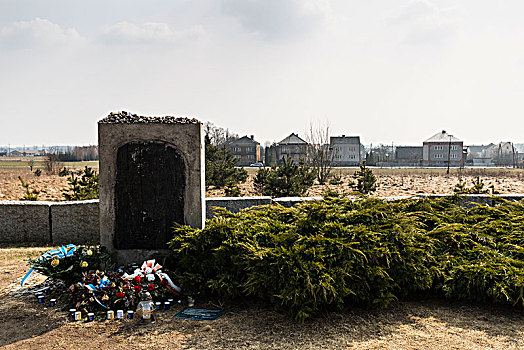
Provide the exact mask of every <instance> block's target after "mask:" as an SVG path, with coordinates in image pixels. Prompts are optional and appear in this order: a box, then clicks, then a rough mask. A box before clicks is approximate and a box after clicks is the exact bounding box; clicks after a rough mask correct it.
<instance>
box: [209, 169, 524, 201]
mask: <svg viewBox="0 0 524 350" xmlns="http://www.w3.org/2000/svg"><path fill="white" fill-rule="evenodd" d="M356 170H357V169H356V168H342V169H341V168H334V169H333V174H334V175H338V176H340V177H341V180H342V184H339V185H329V184H327V185H319V184H318V183H315V185H314V186H313V187H311V188H310V189H309V191H308V195H309V196H321V195H322V193H323V192H325V191H326V189H327V188H330V189H332V190H336V191H338V192H340V193H345V194H350V193H351V192H352V188H351V187H350V186H349V183H350V182H353V181H354V178H353V174H354V172H355V171H356ZM373 173H374V174H375V176H376V178H377V191H376V192H375V193H374V194H373V196H377V197H397V196H410V195H417V194H421V193H439V194H445V193H453V188H454V187H455V184H457V183H458V182H459V180H462V181H463V182H466V185H467V186H468V187H470V186H471V184H472V181H473V180H475V179H476V178H477V177H480V179H481V180H482V181H483V182H484V184H485V188H488V187H489V186H491V185H493V186H494V187H495V190H496V191H497V192H500V193H524V169H509V168H508V169H498V168H488V169H482V168H478V169H469V168H467V169H463V170H459V169H452V170H451V172H450V174H449V176H448V175H447V174H446V169H444V168H437V169H435V168H433V169H426V168H375V169H373ZM248 174H249V178H248V180H247V181H246V183H243V184H240V185H239V188H240V189H241V192H242V196H256V195H260V194H258V193H257V192H256V191H255V189H254V187H253V179H254V177H255V175H256V169H252V168H250V169H248ZM224 193H225V192H224V190H223V189H208V190H207V192H206V196H207V197H220V196H224V195H225V194H224Z"/></svg>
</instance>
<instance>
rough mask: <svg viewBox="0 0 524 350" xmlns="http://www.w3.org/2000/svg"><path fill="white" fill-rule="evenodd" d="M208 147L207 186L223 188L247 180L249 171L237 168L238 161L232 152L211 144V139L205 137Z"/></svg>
mask: <svg viewBox="0 0 524 350" xmlns="http://www.w3.org/2000/svg"><path fill="white" fill-rule="evenodd" d="M205 147H206V186H215V187H217V188H223V187H224V186H226V184H228V183H230V182H231V183H233V184H237V183H240V182H245V181H246V180H247V171H246V169H244V168H236V167H235V164H236V162H237V160H236V159H235V158H234V157H233V153H232V152H231V150H229V149H227V148H226V147H225V146H223V147H219V146H215V145H213V144H211V141H210V140H209V137H208V136H207V135H206V137H205Z"/></svg>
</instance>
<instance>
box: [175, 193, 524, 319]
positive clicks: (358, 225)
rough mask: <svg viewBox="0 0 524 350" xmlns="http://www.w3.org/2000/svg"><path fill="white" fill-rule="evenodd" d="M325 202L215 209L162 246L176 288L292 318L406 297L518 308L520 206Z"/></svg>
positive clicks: (522, 262) (523, 216)
mask: <svg viewBox="0 0 524 350" xmlns="http://www.w3.org/2000/svg"><path fill="white" fill-rule="evenodd" d="M458 202H459V198H457V197H450V198H444V199H418V200H401V201H394V202H386V201H382V200H378V199H372V198H371V199H363V200H357V201H351V200H349V199H345V198H328V199H324V200H322V201H312V202H304V203H301V204H299V205H297V206H296V207H293V208H283V207H281V206H275V205H269V206H262V207H257V208H252V209H247V210H244V211H241V212H240V213H236V214H233V213H230V212H227V211H226V210H221V211H219V212H218V215H217V216H216V217H214V218H213V219H212V220H208V221H207V223H206V227H205V228H204V229H202V230H201V229H194V228H190V227H187V226H178V227H176V228H175V231H174V233H175V235H174V238H173V239H172V240H171V241H170V243H169V244H170V247H171V248H172V249H173V251H174V253H175V255H174V258H175V261H176V264H177V267H178V268H179V269H180V271H181V272H182V273H181V275H180V279H181V281H182V283H183V286H184V288H186V289H189V290H199V291H201V292H202V293H204V294H205V293H208V294H215V295H220V296H224V297H240V296H255V297H257V298H259V299H262V300H265V301H267V302H269V303H271V304H273V305H274V306H275V307H277V308H278V309H281V310H284V311H286V312H288V313H289V314H290V315H291V316H292V317H294V318H295V319H298V320H304V319H307V318H308V317H311V316H312V315H315V314H316V313H318V312H319V311H320V310H322V309H334V310H340V309H343V308H345V307H348V306H350V305H352V304H358V305H380V306H385V305H387V304H388V303H389V302H391V301H393V300H397V299H398V298H405V297H407V296H409V295H410V294H412V293H417V294H419V293H431V294H437V295H442V296H444V297H449V298H457V299H466V300H474V301H491V302H497V303H506V304H510V305H520V306H521V307H522V306H524V299H523V290H524V203H522V202H519V203H509V202H502V203H501V204H499V205H497V206H495V207H487V206H484V205H478V206H475V207H473V208H461V207H460V206H458V205H457V203H458Z"/></svg>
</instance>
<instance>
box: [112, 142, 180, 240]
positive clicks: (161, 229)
mask: <svg viewBox="0 0 524 350" xmlns="http://www.w3.org/2000/svg"><path fill="white" fill-rule="evenodd" d="M116 165H117V169H116V183H115V197H114V198H115V217H116V220H115V235H114V247H115V248H116V249H165V248H167V247H166V242H167V241H168V240H169V239H170V238H171V236H172V227H173V224H174V223H175V222H176V223H180V224H185V221H184V195H185V187H186V175H185V174H186V166H185V163H184V159H183V157H182V155H181V154H180V153H179V152H178V151H177V150H176V149H175V148H174V147H173V146H172V145H170V144H168V143H165V142H158V141H133V142H129V143H126V144H125V145H123V146H121V147H119V148H118V151H117V163H116Z"/></svg>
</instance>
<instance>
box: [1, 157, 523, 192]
mask: <svg viewBox="0 0 524 350" xmlns="http://www.w3.org/2000/svg"><path fill="white" fill-rule="evenodd" d="M3 164H4V163H3V162H1V161H0V200H20V198H21V197H22V196H23V195H24V193H25V189H24V188H23V187H22V185H21V183H20V180H19V179H18V177H19V176H21V177H22V178H23V179H24V181H25V182H26V183H28V184H29V189H30V191H36V192H37V193H38V200H45V201H63V200H64V197H63V193H62V190H64V189H66V188H67V187H68V183H67V177H60V176H58V175H48V174H46V173H45V172H43V173H42V175H41V176H35V174H34V173H32V172H31V171H30V170H29V166H12V164H14V163H13V162H10V163H7V164H8V166H5V165H3ZM24 164H25V163H24ZM84 165H85V163H76V164H75V163H68V164H67V167H68V168H69V169H81V168H83V166H84ZM89 165H90V166H93V165H94V167H95V169H96V170H98V165H97V163H96V162H90V164H89ZM246 169H247V171H248V174H249V176H248V180H247V181H246V182H245V183H242V184H240V185H239V188H240V190H241V195H242V196H257V195H260V193H257V191H256V190H255V188H254V186H253V180H254V178H255V175H256V172H257V168H246ZM372 169H373V172H374V174H375V176H376V177H377V191H376V192H375V193H374V194H373V196H376V197H397V196H411V195H417V194H421V193H439V194H445V193H453V188H454V187H455V184H457V183H458V182H459V180H461V179H462V181H464V182H465V183H466V184H467V186H471V183H472V181H473V180H475V179H476V178H477V177H479V178H480V179H481V180H482V181H483V182H484V184H485V188H488V187H490V186H494V188H495V190H496V191H497V192H500V193H524V169H511V168H466V169H462V170H460V169H451V171H450V174H449V175H447V174H446V169H445V168H372ZM356 170H357V169H356V168H333V171H332V173H333V174H334V175H337V176H340V178H341V180H342V184H339V185H329V184H327V185H319V184H318V183H315V185H314V186H313V187H311V188H310V189H309V191H308V195H309V196H321V195H322V193H324V192H325V191H326V190H327V189H328V188H329V189H331V190H336V191H338V192H339V193H341V194H345V195H351V192H352V188H351V187H350V185H349V183H350V182H352V180H353V174H354V172H355V171H356ZM206 196H207V197H222V196H225V191H224V189H213V188H211V189H208V190H207V191H206Z"/></svg>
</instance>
